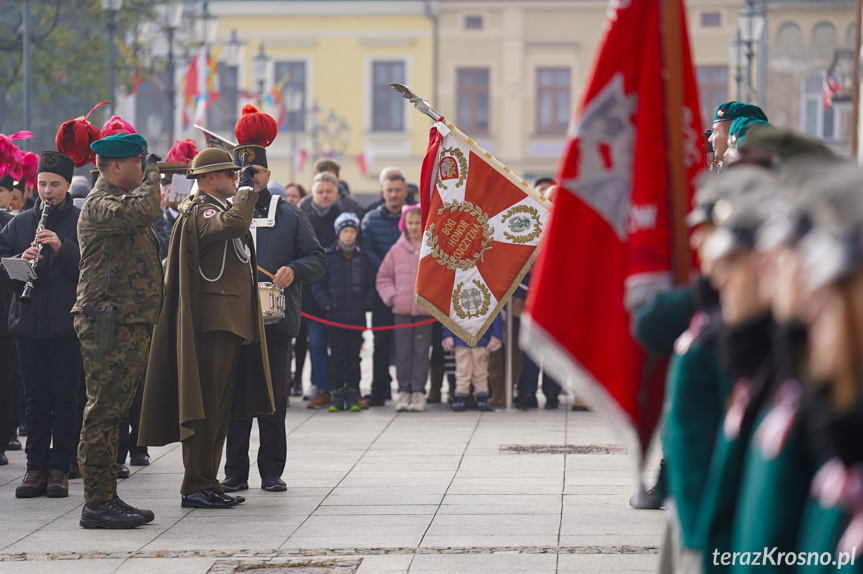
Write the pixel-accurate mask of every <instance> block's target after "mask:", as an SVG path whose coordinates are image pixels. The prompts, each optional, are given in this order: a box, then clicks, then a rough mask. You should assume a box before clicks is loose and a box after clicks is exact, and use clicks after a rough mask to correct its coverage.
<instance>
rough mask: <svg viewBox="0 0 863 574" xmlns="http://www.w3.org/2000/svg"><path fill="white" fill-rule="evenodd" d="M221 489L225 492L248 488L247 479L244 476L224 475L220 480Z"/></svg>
mask: <svg viewBox="0 0 863 574" xmlns="http://www.w3.org/2000/svg"><path fill="white" fill-rule="evenodd" d="M222 490H224V491H225V492H237V491H239V490H249V481H248V479H246V478H240V477H239V476H226V477H225V480H223V481H222Z"/></svg>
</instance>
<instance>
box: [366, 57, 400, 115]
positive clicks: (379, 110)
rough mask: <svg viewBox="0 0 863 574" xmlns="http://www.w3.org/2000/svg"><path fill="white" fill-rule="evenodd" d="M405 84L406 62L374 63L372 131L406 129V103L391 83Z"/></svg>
mask: <svg viewBox="0 0 863 574" xmlns="http://www.w3.org/2000/svg"><path fill="white" fill-rule="evenodd" d="M393 82H396V83H399V84H403V83H405V63H404V62H373V63H372V131H376V132H400V131H404V129H405V110H406V109H407V106H405V102H404V100H403V99H402V97H401V96H400V95H399V94H398V93H397V92H396V91H395V90H393V89H392V88H391V87H390V86H389V84H390V83H393Z"/></svg>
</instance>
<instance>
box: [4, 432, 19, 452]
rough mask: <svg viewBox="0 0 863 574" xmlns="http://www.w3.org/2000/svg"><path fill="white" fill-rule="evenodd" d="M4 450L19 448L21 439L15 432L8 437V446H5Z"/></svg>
mask: <svg viewBox="0 0 863 574" xmlns="http://www.w3.org/2000/svg"><path fill="white" fill-rule="evenodd" d="M6 450H21V441H20V439H18V435H17V434H16V433H15V432H13V433H12V438H10V439H9V446H7V447H6Z"/></svg>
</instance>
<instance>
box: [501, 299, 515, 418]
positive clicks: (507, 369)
mask: <svg viewBox="0 0 863 574" xmlns="http://www.w3.org/2000/svg"><path fill="white" fill-rule="evenodd" d="M513 345H514V341H513V340H512V299H510V300H509V302H508V303H507V304H506V351H505V353H506V355H505V361H506V364H505V365H504V376H503V380H504V385H506V410H507V411H511V410H512V348H513Z"/></svg>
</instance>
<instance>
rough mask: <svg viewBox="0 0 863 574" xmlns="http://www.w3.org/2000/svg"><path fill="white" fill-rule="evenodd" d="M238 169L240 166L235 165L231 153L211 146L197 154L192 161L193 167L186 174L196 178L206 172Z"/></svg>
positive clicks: (190, 177) (188, 176)
mask: <svg viewBox="0 0 863 574" xmlns="http://www.w3.org/2000/svg"><path fill="white" fill-rule="evenodd" d="M238 169H240V168H239V167H237V166H236V165H234V159H233V158H232V157H231V154H229V153H228V152H226V151H225V150H223V149H219V148H216V147H210V148H207V149H205V150H203V151H202V152H201V153H199V154H198V155H196V156H195V159H194V160H193V161H192V168H191V169H190V170H189V173H188V174H186V177H187V178H189V179H196V178H197V177H198V176H199V175H203V174H205V173H212V172H214V171H227V170H231V171H237V170H238Z"/></svg>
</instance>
